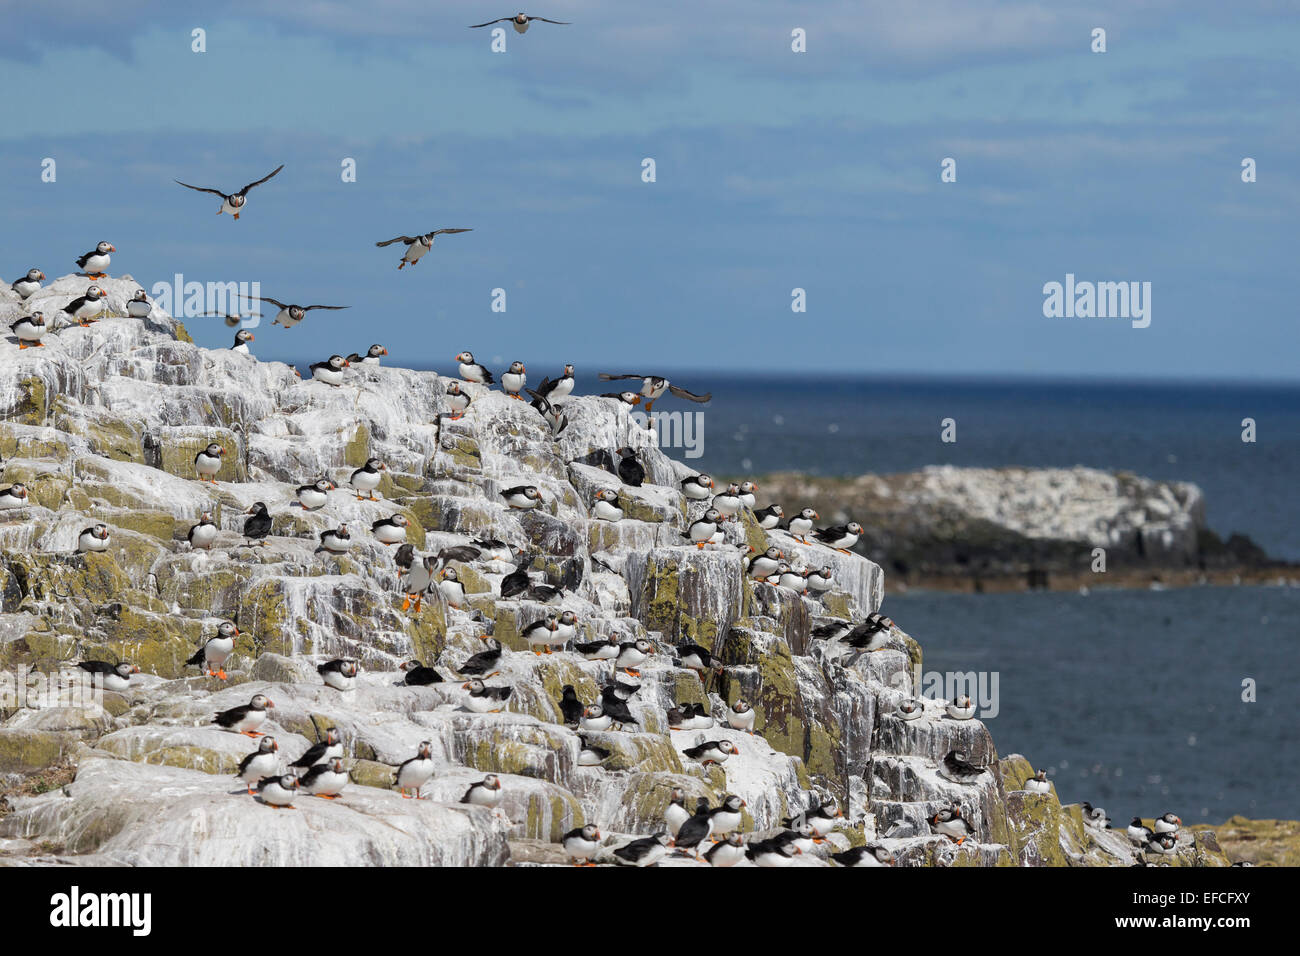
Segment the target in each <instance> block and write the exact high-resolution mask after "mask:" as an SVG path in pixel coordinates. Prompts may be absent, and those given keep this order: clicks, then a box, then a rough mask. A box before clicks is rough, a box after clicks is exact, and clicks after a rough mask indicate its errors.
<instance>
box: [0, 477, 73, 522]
mask: <svg viewBox="0 0 1300 956" xmlns="http://www.w3.org/2000/svg"><path fill="white" fill-rule="evenodd" d="M26 507H27V486H26V485H24V484H23V483H22V482H21V481H15V482H14V483H13V484H12V485H10V486H9V487H8V488H6V489H5V490H4V491H0V511H12V510H13V509H15V508H26ZM83 533H84V532H83Z"/></svg>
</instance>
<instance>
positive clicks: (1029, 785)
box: [1021, 770, 1052, 794]
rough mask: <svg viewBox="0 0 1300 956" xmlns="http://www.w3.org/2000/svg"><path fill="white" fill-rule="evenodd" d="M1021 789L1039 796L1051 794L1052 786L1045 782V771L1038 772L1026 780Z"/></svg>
mask: <svg viewBox="0 0 1300 956" xmlns="http://www.w3.org/2000/svg"><path fill="white" fill-rule="evenodd" d="M1021 789H1023V790H1027V791H1029V792H1030V793H1039V794H1049V793H1051V792H1052V785H1051V784H1050V783H1048V782H1047V771H1046V770H1040V771H1038V772H1037V773H1036V774H1034V775H1033V776H1032V777H1030V778H1029V779H1028V780H1026V781H1025V785H1024V786H1023V787H1022V788H1021Z"/></svg>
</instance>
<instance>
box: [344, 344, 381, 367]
mask: <svg viewBox="0 0 1300 956" xmlns="http://www.w3.org/2000/svg"><path fill="white" fill-rule="evenodd" d="M387 354H388V349H386V348H384V347H383V346H382V345H380V344H378V343H376V344H374V345H372V346H370V348H368V349H366V354H365V355H358V354H357V353H356V352H353V353H352V354H351V355H349V356H348V361H349V362H350V363H352V364H353V365H382V364H383V361H382V360H383V357H384V356H385V355H387Z"/></svg>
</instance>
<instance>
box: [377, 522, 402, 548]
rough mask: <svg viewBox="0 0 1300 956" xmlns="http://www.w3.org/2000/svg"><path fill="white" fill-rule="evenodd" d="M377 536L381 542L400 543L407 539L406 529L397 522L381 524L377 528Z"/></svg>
mask: <svg viewBox="0 0 1300 956" xmlns="http://www.w3.org/2000/svg"><path fill="white" fill-rule="evenodd" d="M375 538H376V540H378V541H379V542H380V543H381V544H399V543H401V542H403V541H405V540H406V529H405V528H399V527H398V526H397V525H395V524H381V525H380V526H379V527H378V528H376V529H375Z"/></svg>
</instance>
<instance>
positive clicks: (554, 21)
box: [528, 17, 571, 27]
mask: <svg viewBox="0 0 1300 956" xmlns="http://www.w3.org/2000/svg"><path fill="white" fill-rule="evenodd" d="M528 19H529V20H530V21H532V20H541V21H542V22H543V23H558V24H559V25H560V26H562V27H567V26H570V25H571V24H570V23H569V21H568V20H548V19H546V17H529V18H528Z"/></svg>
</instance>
